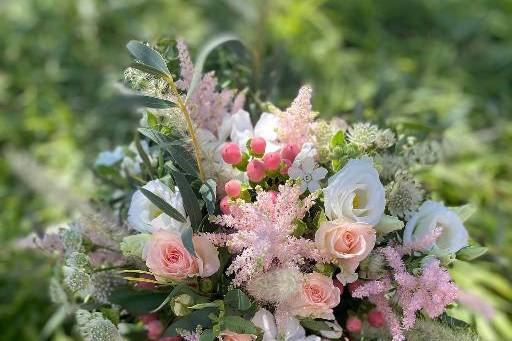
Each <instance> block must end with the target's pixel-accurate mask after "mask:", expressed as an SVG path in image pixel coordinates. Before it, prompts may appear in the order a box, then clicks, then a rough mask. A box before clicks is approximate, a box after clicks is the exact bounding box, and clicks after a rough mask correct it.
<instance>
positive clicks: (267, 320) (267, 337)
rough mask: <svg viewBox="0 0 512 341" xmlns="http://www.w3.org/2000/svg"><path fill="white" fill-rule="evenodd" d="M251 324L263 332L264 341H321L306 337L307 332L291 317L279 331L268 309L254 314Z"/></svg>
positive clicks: (316, 337) (312, 336) (316, 338)
mask: <svg viewBox="0 0 512 341" xmlns="http://www.w3.org/2000/svg"><path fill="white" fill-rule="evenodd" d="M251 322H252V323H253V324H254V325H255V326H256V327H258V328H261V329H262V330H263V339H262V341H278V340H279V341H281V340H282V341H320V340H321V338H320V337H318V336H314V335H311V336H306V331H305V330H304V328H303V327H302V326H301V325H300V323H299V321H298V320H297V319H296V318H295V317H293V316H289V317H288V318H287V319H286V323H285V324H284V326H282V329H281V330H279V331H278V330H277V325H276V320H275V318H274V315H272V313H271V312H269V311H268V310H266V309H263V308H261V309H260V310H258V311H257V312H256V314H254V317H253V318H252V319H251Z"/></svg>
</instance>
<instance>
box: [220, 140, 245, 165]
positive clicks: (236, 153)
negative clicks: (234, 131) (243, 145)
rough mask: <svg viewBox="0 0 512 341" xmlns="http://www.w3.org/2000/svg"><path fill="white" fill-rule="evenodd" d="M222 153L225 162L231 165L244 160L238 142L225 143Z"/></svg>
mask: <svg viewBox="0 0 512 341" xmlns="http://www.w3.org/2000/svg"><path fill="white" fill-rule="evenodd" d="M220 153H221V155H222V159H223V160H224V162H226V163H228V164H230V165H237V164H239V163H240V161H242V153H240V148H239V147H238V145H237V144H236V143H233V142H228V143H225V144H224V146H222V150H221V151H220Z"/></svg>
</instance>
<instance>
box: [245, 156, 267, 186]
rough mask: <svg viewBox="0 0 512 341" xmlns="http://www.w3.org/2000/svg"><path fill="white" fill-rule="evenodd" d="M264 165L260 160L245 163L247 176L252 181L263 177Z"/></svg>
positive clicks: (258, 180) (257, 180)
mask: <svg viewBox="0 0 512 341" xmlns="http://www.w3.org/2000/svg"><path fill="white" fill-rule="evenodd" d="M265 175H266V174H265V165H264V164H263V162H261V161H260V160H251V161H249V164H248V165H247V176H248V177H249V180H251V181H252V182H260V181H261V180H263V179H265Z"/></svg>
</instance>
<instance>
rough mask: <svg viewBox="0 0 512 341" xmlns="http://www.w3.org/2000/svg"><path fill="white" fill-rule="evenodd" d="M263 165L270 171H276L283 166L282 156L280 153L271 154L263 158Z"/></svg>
mask: <svg viewBox="0 0 512 341" xmlns="http://www.w3.org/2000/svg"><path fill="white" fill-rule="evenodd" d="M263 164H264V165H265V169H266V170H268V171H275V170H277V169H278V168H279V166H280V165H281V155H280V154H279V152H271V153H267V154H265V156H263Z"/></svg>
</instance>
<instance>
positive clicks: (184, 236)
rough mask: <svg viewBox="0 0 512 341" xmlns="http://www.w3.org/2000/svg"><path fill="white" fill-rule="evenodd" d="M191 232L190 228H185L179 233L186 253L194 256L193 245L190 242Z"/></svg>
mask: <svg viewBox="0 0 512 341" xmlns="http://www.w3.org/2000/svg"><path fill="white" fill-rule="evenodd" d="M192 235H193V231H192V229H191V228H190V227H187V228H186V229H185V230H183V232H181V241H182V242H183V246H185V248H186V249H187V251H188V252H189V253H190V254H191V255H193V256H195V255H196V251H195V249H194V243H193V241H192Z"/></svg>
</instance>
